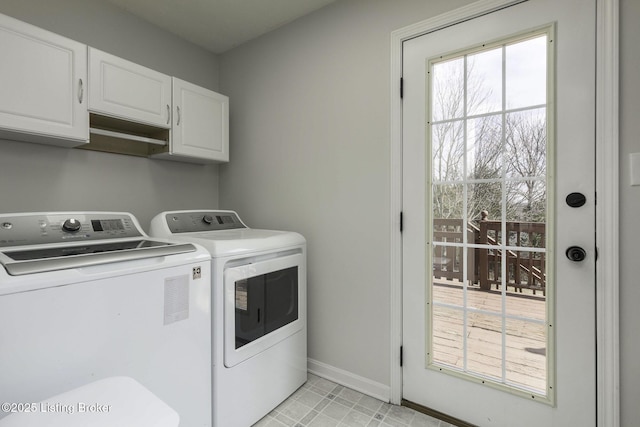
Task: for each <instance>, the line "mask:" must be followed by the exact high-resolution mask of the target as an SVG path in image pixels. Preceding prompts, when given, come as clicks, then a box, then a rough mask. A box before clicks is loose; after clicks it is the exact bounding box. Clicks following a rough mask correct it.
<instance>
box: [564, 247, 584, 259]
mask: <svg viewBox="0 0 640 427" xmlns="http://www.w3.org/2000/svg"><path fill="white" fill-rule="evenodd" d="M565 253H566V254H567V258H569V260H571V261H574V262H580V261H584V259H585V258H586V257H587V252H586V251H585V250H584V249H582V248H581V247H580V246H571V247H570V248H568V249H567V252H565Z"/></svg>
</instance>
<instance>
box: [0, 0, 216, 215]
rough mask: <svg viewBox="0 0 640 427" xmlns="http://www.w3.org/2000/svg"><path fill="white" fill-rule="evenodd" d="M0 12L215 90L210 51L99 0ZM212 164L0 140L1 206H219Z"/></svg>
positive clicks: (21, 4) (30, 4) (18, 2)
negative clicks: (196, 163)
mask: <svg viewBox="0 0 640 427" xmlns="http://www.w3.org/2000/svg"><path fill="white" fill-rule="evenodd" d="M0 13H3V14H5V15H9V16H12V17H14V18H17V19H20V20H22V21H25V22H28V23H30V24H33V25H36V26H38V27H41V28H44V29H47V30H49V31H52V32H54V33H58V34H60V35H63V36H65V37H68V38H71V39H74V40H77V41H79V42H81V43H85V44H87V45H90V46H93V47H96V48H98V49H101V50H104V51H106V52H110V53H113V54H115V55H118V56H120V57H122V58H125V59H128V60H131V61H134V62H137V63H139V64H142V65H145V66H147V67H149V68H153V69H155V70H158V71H161V72H163V73H166V74H169V75H173V76H177V77H180V78H182V79H184V80H187V81H190V82H193V83H195V84H198V85H201V86H204V87H207V88H209V89H213V90H217V89H218V58H217V56H216V55H214V54H212V53H210V52H207V51H205V50H204V49H201V48H199V47H196V46H195V45H193V44H190V43H188V42H186V41H184V40H181V39H179V38H178V37H176V36H174V35H172V34H170V33H168V32H165V31H162V30H160V29H159V28H157V27H155V26H153V25H151V24H148V23H146V22H145V21H142V20H140V19H138V18H136V17H134V16H132V15H130V14H128V13H127V12H125V11H123V10H121V9H118V8H116V7H114V6H112V5H111V4H110V3H107V2H105V1H102V0H2V1H1V2H0ZM217 203H218V167H217V166H201V165H193V164H187V163H177V162H169V161H162V160H150V159H146V158H138V157H131V156H124V155H117V154H109V153H98V152H90V151H85V150H77V149H63V148H58V147H48V146H44V145H38V144H30V143H24V142H22V143H19V142H12V141H4V140H0V212H21V211H46V210H122V211H129V212H133V213H134V214H135V215H136V216H137V217H138V219H139V220H140V222H141V223H142V225H143V227H147V226H148V223H149V220H150V219H151V217H152V216H153V215H155V214H156V213H158V212H160V211H162V210H167V209H187V208H191V209H195V208H199V207H217Z"/></svg>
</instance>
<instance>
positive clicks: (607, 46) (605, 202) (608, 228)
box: [390, 0, 620, 427]
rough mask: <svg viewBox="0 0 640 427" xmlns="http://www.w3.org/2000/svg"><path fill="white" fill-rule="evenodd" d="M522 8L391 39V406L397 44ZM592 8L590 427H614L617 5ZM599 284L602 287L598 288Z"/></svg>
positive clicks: (396, 342) (508, 2)
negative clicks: (595, 254)
mask: <svg viewBox="0 0 640 427" xmlns="http://www.w3.org/2000/svg"><path fill="white" fill-rule="evenodd" d="M524 1H527V0H478V1H476V2H474V3H471V4H469V5H467V6H464V7H461V8H458V9H455V10H452V11H450V12H447V13H444V14H442V15H438V16H436V17H433V18H430V19H427V20H425V21H421V22H418V23H416V24H413V25H410V26H407V27H404V28H401V29H398V30H396V31H393V32H392V33H391V70H390V77H391V80H390V101H391V126H390V130H391V135H390V141H391V144H390V149H391V186H390V188H391V195H390V196H391V213H390V214H391V219H392V221H391V233H390V234H391V235H390V239H391V254H390V255H391V256H390V267H391V271H390V276H391V277H390V280H391V292H390V313H391V316H390V322H391V335H390V362H391V366H390V400H391V403H394V404H400V402H401V400H402V366H401V360H400V357H401V352H400V348H401V346H402V233H401V231H400V227H401V212H402V100H401V98H400V79H401V78H402V43H403V42H404V41H405V40H409V39H412V38H415V37H418V36H421V35H424V34H427V33H430V32H433V31H437V30H438V29H441V28H444V27H448V26H450V25H453V24H456V23H459V22H463V21H466V20H469V19H472V18H475V17H478V16H481V15H485V14H487V13H491V12H494V11H496V10H499V9H503V8H505V7H508V6H512V5H515V4H518V3H523V2H524ZM595 1H596V22H595V23H594V24H595V25H596V124H595V133H596V135H595V139H596V147H595V148H596V192H597V194H598V199H599V200H598V201H599V203H597V205H596V246H597V248H598V250H599V258H598V260H597V262H596V270H597V272H596V325H595V326H596V345H597V353H596V371H597V372H596V377H597V385H596V387H597V417H598V419H597V425H598V426H602V427H604V426H607V427H619V426H620V372H619V353H620V341H619V300H618V295H619V286H620V283H619V258H618V254H619V249H618V247H619V195H618V189H619V176H618V164H619V158H618V152H619V134H618V121H619V111H618V99H619V81H618V69H619V57H618V55H619V53H618V52H619V50H618V45H619V38H618V36H619V0H595ZM598 284H606V286H598Z"/></svg>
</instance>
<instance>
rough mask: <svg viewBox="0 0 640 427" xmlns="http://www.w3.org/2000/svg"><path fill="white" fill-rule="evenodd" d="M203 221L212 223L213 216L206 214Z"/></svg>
mask: <svg viewBox="0 0 640 427" xmlns="http://www.w3.org/2000/svg"><path fill="white" fill-rule="evenodd" d="M202 222H204V223H205V224H211V223H212V222H213V217H212V216H211V215H205V216H203V217H202Z"/></svg>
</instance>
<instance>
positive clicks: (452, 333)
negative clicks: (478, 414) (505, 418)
mask: <svg viewBox="0 0 640 427" xmlns="http://www.w3.org/2000/svg"><path fill="white" fill-rule="evenodd" d="M433 292H434V293H433V296H434V302H435V303H436V304H435V305H434V354H433V356H434V360H436V361H439V362H442V363H445V364H447V365H450V366H453V367H455V368H457V369H461V370H464V369H465V366H464V356H463V345H464V344H463V339H462V337H463V335H464V334H465V332H464V328H463V321H464V319H463V313H462V311H460V310H455V309H451V308H448V307H442V306H438V305H437V303H445V304H455V305H462V302H463V291H462V284H461V283H460V282H458V281H456V280H438V282H437V283H435V284H434V287H433ZM502 304H503V302H502V295H501V292H500V291H499V290H494V289H492V290H490V291H485V290H480V289H479V288H469V290H468V292H467V307H469V308H472V309H478V310H482V311H483V312H482V313H479V312H468V314H467V329H466V340H467V363H466V370H467V371H469V372H471V373H477V374H480V375H483V376H488V377H493V378H496V379H497V380H498V381H501V379H502V376H503V366H502V365H503V362H502V360H503V356H502V317H501V316H500V315H501V312H502ZM505 311H506V313H507V315H512V316H518V317H519V318H520V319H507V320H506V325H505V344H506V350H505V373H504V374H505V381H506V382H508V383H513V384H515V385H516V386H521V387H524V388H526V389H535V390H539V392H541V393H545V390H546V336H545V332H546V327H545V325H544V323H542V324H540V323H536V321H538V322H540V321H542V322H544V319H545V298H544V297H543V296H541V295H540V293H539V292H538V294H537V295H534V294H533V292H527V290H525V291H524V292H507V296H506V298H505ZM485 312H487V313H485Z"/></svg>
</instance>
